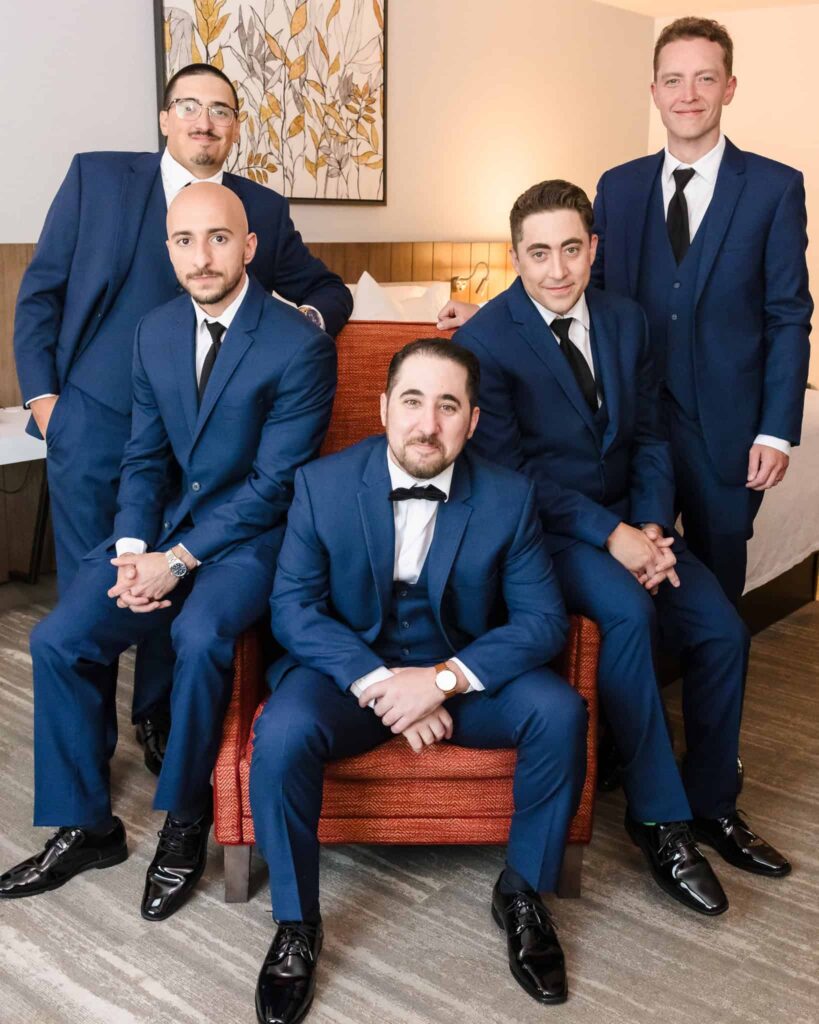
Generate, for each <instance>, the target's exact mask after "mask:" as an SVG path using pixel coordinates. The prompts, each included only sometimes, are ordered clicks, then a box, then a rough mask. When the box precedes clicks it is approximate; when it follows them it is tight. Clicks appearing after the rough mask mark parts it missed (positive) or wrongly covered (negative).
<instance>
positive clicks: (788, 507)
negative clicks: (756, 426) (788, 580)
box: [745, 391, 819, 594]
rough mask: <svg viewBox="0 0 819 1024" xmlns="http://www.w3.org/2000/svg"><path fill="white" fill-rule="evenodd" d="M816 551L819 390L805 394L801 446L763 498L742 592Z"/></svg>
mask: <svg viewBox="0 0 819 1024" xmlns="http://www.w3.org/2000/svg"><path fill="white" fill-rule="evenodd" d="M814 551H819V391H806V392H805V416H804V419H803V421H802V443H801V444H800V445H799V447H798V448H794V449H793V451H792V452H791V462H790V466H789V467H788V473H787V475H786V477H785V479H784V480H783V481H782V483H781V484H779V486H777V487H774V488H773V490H770V491H768V492H767V493H766V494H765V498H764V500H763V502H762V507H761V508H760V510H759V514H758V515H757V517H756V520H755V522H754V536H753V538H752V539H751V542H750V544H749V545H748V575H747V579H746V583H745V593H746V594H747V593H748V591H749V590H755V589H756V588H757V587H761V586H762V585H763V584H764V583H767V582H768V581H769V580H772V579H773V578H774V577H775V576H779V575H780V574H781V573H783V572H787V570H788V569H792V568H793V566H795V565H798V564H799V563H800V562H801V561H803V560H804V559H805V558H807V557H808V555H810V554H812V553H813V552H814Z"/></svg>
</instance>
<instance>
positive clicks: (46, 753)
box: [0, 184, 336, 921]
mask: <svg viewBox="0 0 819 1024" xmlns="http://www.w3.org/2000/svg"><path fill="white" fill-rule="evenodd" d="M167 228H168V249H169V252H170V255H171V260H172V261H173V265H174V269H175V271H176V274H177V277H178V278H179V282H180V284H181V285H182V286H183V287H184V288H185V290H186V291H187V292H189V296H190V297H189V296H188V295H182V296H180V297H179V298H177V299H175V300H174V301H173V302H170V303H167V304H166V305H164V306H160V307H159V308H158V309H156V310H154V311H153V312H151V313H149V314H148V315H147V316H146V317H144V318H143V319H142V321H141V322H140V324H139V327H138V328H137V333H136V339H135V345H134V371H133V384H134V403H133V420H132V423H133V426H132V433H131V438H130V440H129V442H128V445H127V447H126V449H125V455H124V458H123V463H122V478H121V483H120V488H119V499H118V501H119V511H118V513H117V517H116V520H115V527H114V533H113V535H112V536H111V537H110V538H109V539H108V541H106V542H104V543H103V544H102V545H100V547H98V548H96V549H95V550H94V551H92V552H91V553H90V554H88V555H87V556H86V557H85V559H84V560H83V562H82V563H81V566H80V569H79V571H78V573H77V575H76V576H75V577H74V579H73V581H72V583H71V585H70V586H69V588H68V590H67V591H66V593H65V594H64V595H63V597H62V598H61V600H60V602H59V604H58V605H57V607H56V609H55V610H54V611H53V612H52V614H51V615H49V616H48V618H46V619H45V620H44V621H43V622H41V623H40V624H39V625H38V626H37V627H36V628H35V629H34V631H33V632H32V635H31V652H32V661H33V666H34V754H35V797H34V821H35V824H37V825H50V826H58V831H57V833H56V834H55V835H54V836H53V837H52V838H51V839H49V840H48V842H47V843H46V846H45V850H44V851H42V852H41V853H39V854H37V855H35V856H34V857H31V858H29V859H28V860H25V861H23V863H21V864H19V865H18V866H17V867H15V868H12V870H11V871H8V872H6V873H5V874H4V875H2V876H0V897H5V898H14V897H22V896H33V895H36V894H38V893H42V892H45V891H47V890H49V889H56V888H57V887H58V886H61V885H63V884H64V883H65V882H67V881H68V880H69V879H70V878H72V877H73V876H74V875H76V874H77V873H78V872H80V871H85V870H87V869H89V868H106V867H109V866H112V865H114V864H118V863H120V862H121V861H123V860H125V858H126V857H127V855H128V850H127V846H126V841H125V830H124V828H123V825H122V822H121V821H120V820H119V818H115V817H113V816H112V812H111V793H110V786H109V773H108V743H107V736H108V735H110V734H111V732H112V729H115V728H116V724H115V720H114V719H113V715H114V714H115V710H114V700H113V697H114V694H113V693H112V692H111V687H112V678H113V677H112V674H111V673H110V672H109V671H108V667H109V666H110V665H111V664H113V663H114V662H115V660H116V659H117V657H118V656H119V655H120V654H121V653H122V652H123V651H124V650H126V649H127V648H128V647H129V646H131V644H134V643H137V642H138V641H139V640H140V639H141V638H143V637H145V636H146V635H148V634H149V633H154V631H158V630H167V629H170V632H171V639H172V642H173V648H174V651H175V653H176V664H175V669H174V677H173V691H172V695H171V707H172V711H173V715H172V722H171V731H170V736H169V740H168V748H167V752H166V755H165V759H164V761H163V763H162V768H161V771H160V774H159V783H158V787H157V791H156V797H155V801H154V805H155V807H157V808H161V809H162V810H166V811H168V815H167V818H166V819H165V824H164V827H163V828H162V831H161V832H160V833H159V844H158V846H157V850H156V855H155V857H154V859H153V861H152V862H151V864H150V866H149V868H148V873H147V878H146V881H145V891H144V895H143V899H142V916H143V917H145V918H146V919H147V920H150V921H158V920H162V919H163V918H166V917H168V916H170V915H171V914H172V913H174V912H175V911H176V910H177V909H178V908H179V907H180V905H181V904H182V902H183V900H184V899H185V898H186V897H187V895H188V894H189V893H190V891H191V889H192V888H193V886H194V885H195V884H196V882H197V880H198V879H199V877H200V875H201V874H202V871H203V869H204V866H205V857H206V853H207V842H208V832H209V830H210V824H211V818H212V809H211V808H212V799H211V793H210V781H209V780H210V774H211V771H212V769H213V764H214V761H215V759H216V753H217V750H218V747H219V740H220V737H221V731H222V718H223V716H224V711H225V708H226V706H227V702H228V699H229V697H230V684H231V680H232V673H231V666H232V661H233V648H234V641H235V639H236V637H237V636H238V635H239V634H240V633H241V632H242V631H243V630H245V629H247V627H248V626H250V625H251V624H252V623H253V622H255V621H256V620H257V619H258V618H260V617H261V616H262V615H263V614H264V612H265V610H266V608H267V604H268V601H269V598H270V592H271V590H272V586H273V571H274V566H275V561H276V555H277V553H278V549H279V546H280V544H281V538H282V535H283V533H284V520H285V517H286V515H287V509H288V506H289V505H290V499H291V496H292V486H293V476H294V474H295V472H296V469H297V468H298V466H300V465H301V464H302V463H303V462H305V461H307V460H308V459H310V458H312V457H313V456H315V454H316V453H317V452H318V449H319V447H320V445H321V442H322V439H323V438H324V434H325V432H326V430H327V426H328V423H329V420H330V411H331V407H332V401H333V395H334V393H335V384H336V352H335V346H334V344H333V342H332V340H331V339H330V338H329V337H328V336H327V335H326V334H325V333H324V332H323V331H321V330H320V329H319V328H318V327H316V326H315V325H313V324H312V323H310V322H309V321H308V320H307V319H305V318H304V317H303V316H301V315H300V314H299V313H298V312H296V311H295V310H293V309H291V308H289V307H288V306H285V305H284V304H283V303H280V302H277V301H276V300H275V299H273V298H272V297H271V296H270V295H267V294H265V292H264V290H263V289H262V288H261V286H260V285H259V284H257V283H256V282H255V281H253V280H251V279H250V278H249V277H248V275H247V273H246V271H245V267H246V265H247V264H248V263H250V261H251V260H252V258H253V254H254V251H255V243H256V239H255V235H253V234H252V233H250V232H249V231H248V224H247V218H246V216H245V211H244V208H243V206H242V203H241V201H240V199H239V198H238V197H237V196H236V194H235V193H234V192H232V191H231V190H230V189H228V188H225V187H224V186H222V185H216V184H200V185H197V186H196V188H189V189H184V190H183V191H182V192H181V193H180V194H179V195H178V196H177V198H176V199H175V200H174V201H173V203H172V204H171V206H170V209H169V211H168V222H167ZM115 548H116V553H117V557H116V558H113V559H112V558H111V555H112V554H113V553H114V549H115ZM114 734H115V733H114Z"/></svg>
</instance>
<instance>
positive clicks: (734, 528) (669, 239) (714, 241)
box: [592, 18, 813, 603]
mask: <svg viewBox="0 0 819 1024" xmlns="http://www.w3.org/2000/svg"><path fill="white" fill-rule="evenodd" d="M732 58H733V46H732V42H731V37H730V36H729V35H728V33H727V31H726V30H725V29H724V28H723V26H721V25H718V24H717V23H716V22H714V21H710V20H706V19H702V18H681V19H679V20H678V21H675V22H673V23H672V24H671V25H669V26H668V27H667V28H666V29H664V30H663V32H662V33H661V34H660V36H659V38H658V40H657V45H656V47H655V50H654V81H653V83H652V86H651V92H652V95H653V97H654V103H655V105H656V106H657V109H658V110H659V111H660V116H661V117H662V120H663V124H664V125H665V127H666V130H667V133H668V142H667V144H666V147H665V149H664V150H663V151H662V152H660V153H657V154H655V155H654V156H649V157H642V158H641V159H638V160H633V161H631V162H630V163H627V164H623V165H622V166H620V167H615V168H614V169H613V170H610V171H607V172H606V173H605V174H604V175H603V176H602V178H601V179H600V182H599V184H598V187H597V197H596V199H595V204H594V212H595V231H596V233H597V235H598V238H599V244H598V247H597V259H596V262H595V265H594V268H593V271H592V280H593V281H594V283H595V284H597V285H599V286H600V287H604V288H605V289H606V291H610V292H616V293H617V294H619V295H628V296H630V297H631V298H633V299H636V300H637V301H638V302H639V303H640V305H641V306H642V307H643V309H644V310H645V312H646V316H647V317H648V325H649V333H650V337H651V343H652V347H653V350H654V354H655V360H656V363H657V369H658V372H659V376H660V378H661V388H662V393H663V404H664V407H665V418H666V421H667V429H668V430H669V437H670V441H671V450H672V455H673V459H674V475H675V479H676V484H677V508H678V511H680V512H681V514H682V523H683V528H684V531H685V540H686V543H687V545H688V546H689V547H690V548H691V550H692V551H693V552H694V553H695V554H696V555H697V557H698V558H699V559H700V560H701V561H703V562H704V563H705V564H706V565H707V566H708V567H709V568H710V569H711V570H712V572H713V573H714V574H715V575H716V577H717V579H718V580H719V581H720V583H721V584H722V587H723V589H724V590H725V593H726V594H727V595H728V597H729V598H730V599H731V600H732V601H733V602H735V603H736V601H738V600H739V597H740V595H741V594H742V590H743V587H744V585H745V569H746V563H747V553H746V548H747V542H748V538H749V537H750V536H751V534H752V532H753V521H754V516H755V515H756V513H757V511H758V510H759V506H760V503H761V501H762V497H763V495H764V493H765V491H766V490H767V489H768V488H770V487H774V486H776V485H777V484H778V483H779V482H780V481H781V480H782V478H783V477H784V475H785V472H786V471H787V468H788V453H789V452H790V449H791V445H795V444H798V443H799V436H800V430H801V423H802V407H803V403H804V393H805V385H806V383H807V373H808V336H809V332H810V317H811V313H812V310H813V304H812V302H811V298H810V294H809V292H808V272H807V266H806V263H805V248H806V245H807V235H806V230H805V224H806V214H805V191H804V185H803V181H802V175H801V174H800V173H799V172H798V171H796V170H794V169H793V168H792V167H786V166H785V165H784V164H780V163H776V162H775V161H773V160H767V159H765V158H764V157H761V156H757V155H756V154H755V153H744V152H742V151H741V150H739V149H737V148H736V146H734V145H733V144H732V143H731V142H730V141H729V140H728V139H726V138H725V136H724V135H723V134H722V132H721V130H720V118H721V115H722V109H723V107H724V106H726V105H727V104H729V103H730V102H731V100H732V99H733V97H734V91H735V89H736V78H734V76H733V74H732V66H731V65H732Z"/></svg>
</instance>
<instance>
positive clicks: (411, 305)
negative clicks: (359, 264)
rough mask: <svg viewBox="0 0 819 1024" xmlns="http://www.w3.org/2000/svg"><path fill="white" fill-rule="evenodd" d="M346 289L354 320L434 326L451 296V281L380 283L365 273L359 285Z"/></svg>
mask: <svg viewBox="0 0 819 1024" xmlns="http://www.w3.org/2000/svg"><path fill="white" fill-rule="evenodd" d="M347 287H348V288H350V291H351V292H352V293H353V298H354V302H353V314H352V316H351V317H350V319H351V320H386V321H390V322H395V321H416V322H419V323H435V322H436V321H437V319H438V311H439V310H440V309H441V307H442V306H444V305H445V304H446V303H447V302H448V301H449V293H450V287H449V282H448V281H413V282H400V283H389V284H378V282H377V281H376V280H375V279H374V278H373V277H372V275H371V274H368V273H367V271H366V270H365V271H364V273H363V274H362V275H361V277H360V278H359V279H358V284H356V285H348V286H347Z"/></svg>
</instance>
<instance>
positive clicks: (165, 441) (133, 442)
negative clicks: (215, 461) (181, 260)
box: [114, 321, 175, 548]
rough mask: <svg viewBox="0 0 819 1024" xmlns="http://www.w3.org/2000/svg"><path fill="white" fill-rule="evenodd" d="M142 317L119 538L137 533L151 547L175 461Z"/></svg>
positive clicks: (121, 489)
mask: <svg viewBox="0 0 819 1024" xmlns="http://www.w3.org/2000/svg"><path fill="white" fill-rule="evenodd" d="M141 330H142V321H140V323H139V324H138V325H137V329H136V337H135V341H134V363H133V372H132V375H131V380H132V385H133V399H132V403H131V436H130V438H129V439H128V443H127V444H126V446H125V451H124V452H123V456H122V466H121V469H120V482H119V493H118V497H117V506H118V510H117V515H116V518H115V520H114V536H115V537H139V538H140V539H141V540H144V541H145V543H146V544H147V546H148V548H153V546H154V544H155V543H156V539H157V537H158V536H159V532H160V526H161V521H162V511H163V509H164V508H165V503H166V501H167V498H168V492H169V488H170V486H171V481H172V477H173V473H172V469H173V466H174V465H175V459H174V456H173V451H172V449H171V442H170V439H169V438H168V434H167V431H166V430H165V424H164V422H163V420H162V417H161V415H160V413H159V408H158V406H157V404H156V397H155V395H154V390H153V387H152V386H151V382H150V380H149V379H148V375H147V373H146V372H145V366H144V364H143V361H142V351H141V337H140V335H141Z"/></svg>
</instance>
